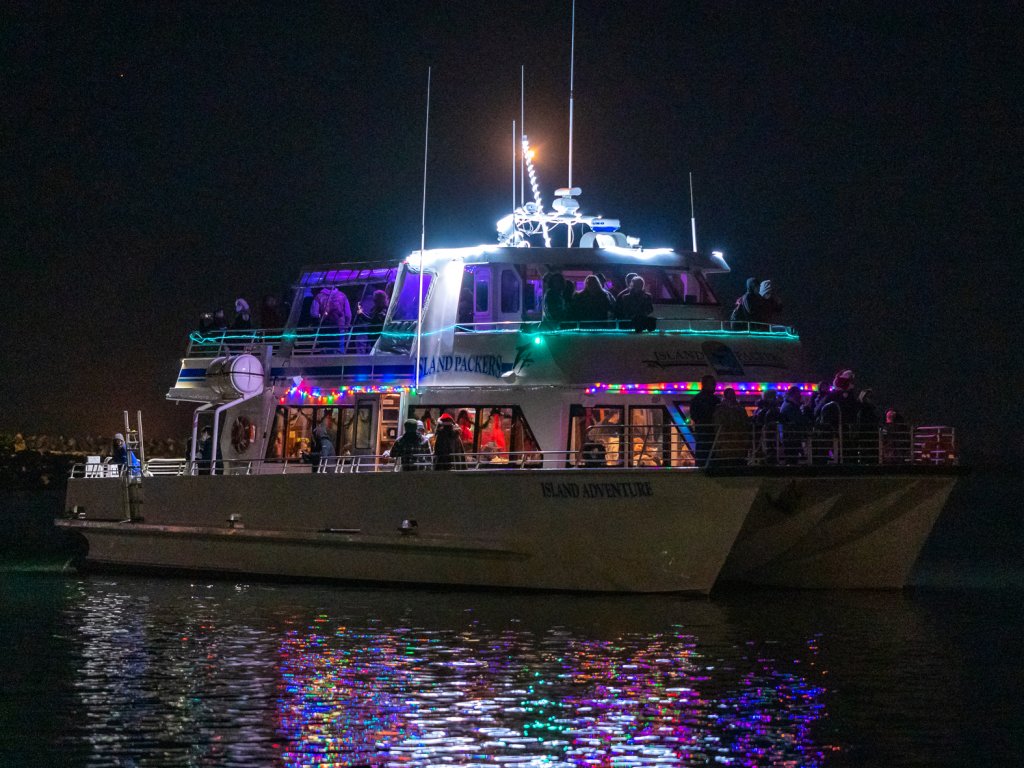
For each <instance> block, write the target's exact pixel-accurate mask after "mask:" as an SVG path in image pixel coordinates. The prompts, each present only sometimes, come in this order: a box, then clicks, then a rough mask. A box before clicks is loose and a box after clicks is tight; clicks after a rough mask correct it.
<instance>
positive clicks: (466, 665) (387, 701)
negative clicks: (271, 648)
mask: <svg viewBox="0 0 1024 768" xmlns="http://www.w3.org/2000/svg"><path fill="white" fill-rule="evenodd" d="M737 650H739V651H740V653H739V654H738V655H736V656H735V657H734V658H732V659H731V660H723V661H725V663H724V664H719V663H715V662H714V661H713V660H712V659H710V658H709V657H708V656H707V655H706V654H705V653H703V652H702V651H701V647H700V638H699V637H697V636H695V635H693V634H690V633H688V632H686V631H685V630H684V629H683V628H682V627H678V626H676V627H670V628H667V631H665V632H661V633H625V634H622V635H620V636H617V637H615V638H613V639H602V640H597V639H591V638H588V637H584V636H580V635H579V634H578V633H576V632H573V631H571V630H568V629H566V628H557V627H556V628H552V629H549V630H548V631H546V632H544V633H542V634H540V635H537V634H534V633H533V632H530V631H526V630H505V631H500V632H495V631H489V630H487V629H485V628H483V627H482V626H480V625H478V624H477V625H474V626H471V627H469V628H465V629H461V630H455V629H441V630H437V629H435V630H428V629H424V628H421V627H415V626H378V627H365V626H364V627H352V626H332V621H331V617H330V616H326V615H324V616H320V617H319V618H318V619H317V620H316V621H315V622H314V623H313V624H312V625H311V626H309V627H308V628H305V629H303V630H297V629H296V630H292V631H290V632H289V633H288V634H287V636H286V638H285V640H284V642H283V644H282V648H281V660H282V661H281V674H282V677H283V679H284V680H285V681H286V686H285V689H284V692H283V695H282V696H281V697H280V699H279V702H278V709H279V712H280V722H281V728H282V730H283V732H284V734H285V736H286V739H287V747H286V748H285V750H284V752H283V756H284V758H285V762H286V764H288V765H296V766H299V765H318V764H351V763H360V762H366V763H375V764H384V765H389V766H427V765H438V764H441V763H445V764H459V765H477V764H495V763H498V764H522V765H545V766H558V765H623V766H627V765H629V766H633V765H636V766H647V765H679V764H683V763H685V764H694V763H702V762H707V763H717V764H723V765H807V766H813V765H818V764H820V762H821V760H822V757H823V754H824V752H825V751H826V749H827V748H823V747H821V746H819V745H816V744H815V742H814V740H813V735H812V731H811V725H812V724H813V723H814V721H815V720H816V719H817V718H819V717H820V716H821V714H822V709H823V703H822V695H823V693H824V689H823V688H822V687H821V686H820V684H818V683H816V682H811V681H808V680H807V679H805V677H803V676H802V675H800V674H797V673H796V672H794V671H792V670H790V671H786V670H783V669H781V668H780V667H781V666H782V665H780V664H779V663H778V662H777V661H776V660H775V659H773V658H771V657H768V656H765V655H763V654H761V653H756V654H754V656H752V657H751V656H748V655H747V653H748V652H749V651H751V650H753V647H747V648H743V649H737ZM816 654H817V648H816V645H815V642H814V641H813V640H812V641H811V642H809V643H808V644H807V647H806V658H805V659H804V660H803V661H804V666H805V668H807V669H809V670H811V671H812V674H813V673H815V672H816V670H815V663H816V661H815V659H816ZM814 676H815V677H817V678H820V674H814Z"/></svg>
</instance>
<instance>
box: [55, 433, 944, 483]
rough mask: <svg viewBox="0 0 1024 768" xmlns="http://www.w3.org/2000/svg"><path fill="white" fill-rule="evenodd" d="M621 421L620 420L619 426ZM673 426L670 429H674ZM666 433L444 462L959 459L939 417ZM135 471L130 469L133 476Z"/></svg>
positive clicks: (301, 463)
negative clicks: (924, 421)
mask: <svg viewBox="0 0 1024 768" xmlns="http://www.w3.org/2000/svg"><path fill="white" fill-rule="evenodd" d="M615 426H616V427H621V425H615ZM672 429H674V428H672ZM678 434H679V433H676V435H677V437H676V438H674V439H673V438H670V436H669V433H668V431H667V429H662V428H660V427H657V426H642V427H637V426H636V425H630V426H628V427H625V428H621V429H608V426H607V425H606V426H603V427H602V426H598V427H596V428H594V429H591V430H589V431H588V433H587V440H586V441H585V442H583V443H582V445H580V446H579V447H578V448H575V449H572V450H565V451H540V450H523V451H502V452H480V453H467V454H465V455H464V456H463V457H461V458H458V459H456V460H454V461H453V462H452V464H451V465H450V466H449V467H446V468H450V469H454V470H459V471H464V472H481V471H490V470H500V469H529V470H542V471H543V470H566V469H600V470H629V469H634V468H664V469H681V470H692V469H698V468H701V467H705V468H712V469H714V468H729V467H786V466H858V465H859V466H869V465H876V466H890V467H898V466H950V465H955V464H958V463H959V457H958V454H957V443H956V430H955V429H954V428H952V427H944V426H911V425H905V424H899V425H888V426H886V427H882V428H881V429H875V428H874V427H869V428H864V429H830V428H822V427H801V428H796V427H787V426H786V425H783V424H774V423H773V424H768V425H746V426H743V427H742V428H737V429H727V428H724V427H723V428H720V429H716V428H714V427H711V428H709V429H707V430H704V431H702V430H701V428H700V427H696V428H694V429H693V431H692V433H691V434H690V435H688V436H687V437H686V438H685V439H681V438H679V437H678ZM414 461H415V468H416V469H417V470H435V469H438V467H435V465H434V459H433V457H432V456H430V455H427V454H425V455H423V456H420V457H417V458H416V459H415V460H414ZM401 469H402V466H401V462H400V461H398V460H395V459H392V458H390V457H389V456H387V455H359V456H331V457H327V458H316V457H315V456H312V457H310V456H309V455H307V456H305V457H299V458H283V459H278V458H271V459H220V460H217V461H188V460H187V459H167V458H153V459H148V460H147V461H146V462H145V464H144V465H143V467H142V468H141V476H142V477H167V476H172V477H173V476H177V477H189V476H197V475H211V474H212V475H301V474H332V475H344V474H363V473H368V472H369V473H379V472H395V471H399V470H401ZM125 472H126V470H125V467H124V466H123V465H118V464H111V463H110V462H109V461H108V462H81V463H77V464H75V465H74V466H73V467H72V468H71V477H72V478H86V479H92V478H111V477H113V478H120V477H123V476H125ZM139 473H140V470H139V469H138V468H134V471H133V473H132V476H133V477H138V476H139Z"/></svg>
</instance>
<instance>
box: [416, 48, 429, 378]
mask: <svg viewBox="0 0 1024 768" xmlns="http://www.w3.org/2000/svg"><path fill="white" fill-rule="evenodd" d="M430 69H431V68H430V67H427V117H426V120H425V121H424V126H423V208H422V210H421V211H420V287H419V290H418V291H416V384H415V387H414V388H415V389H417V390H418V389H419V388H420V341H421V338H422V335H423V252H424V251H425V250H426V248H427V144H428V142H429V140H430Z"/></svg>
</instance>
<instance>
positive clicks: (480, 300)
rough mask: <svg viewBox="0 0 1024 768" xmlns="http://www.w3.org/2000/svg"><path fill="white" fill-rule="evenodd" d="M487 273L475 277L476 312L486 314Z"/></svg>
mask: <svg viewBox="0 0 1024 768" xmlns="http://www.w3.org/2000/svg"><path fill="white" fill-rule="evenodd" d="M487 287H488V286H487V273H486V272H483V273H481V274H478V275H477V276H476V311H477V312H486V311H487V307H488V303H487V302H488V291H487Z"/></svg>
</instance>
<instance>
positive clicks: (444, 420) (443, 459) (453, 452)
mask: <svg viewBox="0 0 1024 768" xmlns="http://www.w3.org/2000/svg"><path fill="white" fill-rule="evenodd" d="M465 458H466V449H465V446H464V445H463V444H462V437H461V436H460V435H459V428H458V426H456V424H455V419H454V418H452V416H451V414H448V413H445V414H442V415H441V418H439V419H438V420H437V431H436V432H434V469H435V470H440V471H447V470H451V469H462V468H463V466H464V465H465Z"/></svg>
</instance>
